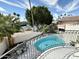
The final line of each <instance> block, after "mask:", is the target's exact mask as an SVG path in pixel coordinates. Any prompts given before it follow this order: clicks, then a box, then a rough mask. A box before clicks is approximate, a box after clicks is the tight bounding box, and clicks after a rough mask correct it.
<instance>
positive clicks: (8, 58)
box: [0, 33, 46, 59]
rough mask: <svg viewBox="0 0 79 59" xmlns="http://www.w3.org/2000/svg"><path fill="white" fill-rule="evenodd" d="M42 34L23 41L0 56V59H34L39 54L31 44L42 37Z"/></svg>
mask: <svg viewBox="0 0 79 59" xmlns="http://www.w3.org/2000/svg"><path fill="white" fill-rule="evenodd" d="M44 36H46V35H44V34H43V33H42V34H40V35H38V36H35V37H33V38H30V39H29V40H26V41H23V42H22V43H20V44H17V46H15V47H14V48H12V49H11V50H9V51H8V52H6V53H4V54H3V55H2V56H0V59H36V58H37V57H38V56H39V55H40V54H41V52H39V51H37V50H36V49H35V47H34V46H33V44H34V43H35V42H36V41H37V40H39V38H41V37H44Z"/></svg>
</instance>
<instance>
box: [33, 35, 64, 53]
mask: <svg viewBox="0 0 79 59" xmlns="http://www.w3.org/2000/svg"><path fill="white" fill-rule="evenodd" d="M64 44H65V43H64V40H63V39H62V38H60V37H59V36H57V35H49V36H46V37H43V38H40V39H39V40H37V41H36V42H35V43H34V46H35V48H36V49H37V50H38V51H40V52H44V51H46V50H47V49H50V48H53V47H56V46H62V45H64Z"/></svg>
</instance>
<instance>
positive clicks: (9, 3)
mask: <svg viewBox="0 0 79 59" xmlns="http://www.w3.org/2000/svg"><path fill="white" fill-rule="evenodd" d="M0 1H1V2H3V3H6V4H8V5H11V6H15V7H20V8H23V7H21V6H20V5H19V4H16V3H13V2H9V1H7V0H0Z"/></svg>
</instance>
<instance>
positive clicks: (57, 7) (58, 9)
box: [55, 5, 64, 12]
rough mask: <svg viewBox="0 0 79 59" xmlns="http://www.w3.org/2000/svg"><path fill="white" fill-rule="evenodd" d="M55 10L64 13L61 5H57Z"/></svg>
mask: <svg viewBox="0 0 79 59" xmlns="http://www.w3.org/2000/svg"><path fill="white" fill-rule="evenodd" d="M55 8H56V9H57V12H60V11H64V9H63V8H62V7H61V6H59V5H56V6H55Z"/></svg>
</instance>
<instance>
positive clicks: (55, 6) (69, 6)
mask: <svg viewBox="0 0 79 59" xmlns="http://www.w3.org/2000/svg"><path fill="white" fill-rule="evenodd" d="M31 5H32V6H46V7H48V9H49V11H50V12H51V14H52V15H53V16H54V19H57V18H58V16H60V15H61V14H62V15H64V14H65V13H66V14H67V15H71V16H79V0H31ZM26 9H30V7H29V2H28V0H0V13H3V14H4V15H6V14H12V13H13V12H16V13H17V14H20V18H21V21H23V20H25V11H26Z"/></svg>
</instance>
